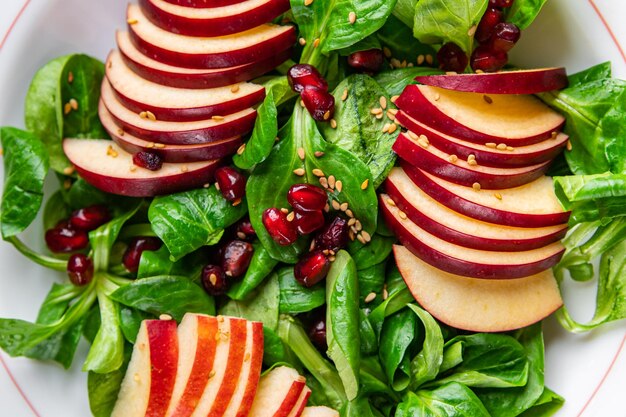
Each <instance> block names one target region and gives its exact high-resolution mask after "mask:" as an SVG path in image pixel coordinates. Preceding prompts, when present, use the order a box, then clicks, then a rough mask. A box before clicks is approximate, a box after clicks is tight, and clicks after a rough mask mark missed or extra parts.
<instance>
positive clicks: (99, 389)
mask: <svg viewBox="0 0 626 417" xmlns="http://www.w3.org/2000/svg"><path fill="white" fill-rule="evenodd" d="M130 356H131V349H130V347H129V346H128V345H127V346H126V349H125V355H124V358H125V359H124V363H123V365H122V366H121V367H120V369H117V370H115V371H112V372H109V373H106V374H98V373H95V372H89V374H88V375H87V390H88V392H89V409H90V410H91V413H92V414H93V415H94V417H110V416H111V412H112V411H113V408H114V407H115V403H116V402H117V395H118V393H119V391H120V387H121V385H122V381H123V380H124V375H125V374H126V368H127V366H128V362H129V361H130Z"/></svg>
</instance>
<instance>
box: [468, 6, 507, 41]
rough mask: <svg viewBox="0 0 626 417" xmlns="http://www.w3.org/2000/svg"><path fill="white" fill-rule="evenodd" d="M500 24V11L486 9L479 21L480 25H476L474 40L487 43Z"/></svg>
mask: <svg viewBox="0 0 626 417" xmlns="http://www.w3.org/2000/svg"><path fill="white" fill-rule="evenodd" d="M500 22H502V10H501V9H496V8H495V7H490V8H488V9H487V11H485V14H484V15H483V17H482V19H480V23H479V24H478V27H477V28H476V33H475V34H474V39H476V40H477V41H478V42H480V43H485V42H487V41H489V39H490V38H491V34H492V33H493V29H494V28H495V27H496V25H497V24H498V23H500Z"/></svg>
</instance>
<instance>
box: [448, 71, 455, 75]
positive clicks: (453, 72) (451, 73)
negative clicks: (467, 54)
mask: <svg viewBox="0 0 626 417" xmlns="http://www.w3.org/2000/svg"><path fill="white" fill-rule="evenodd" d="M456 74H457V72H456V71H446V75H456Z"/></svg>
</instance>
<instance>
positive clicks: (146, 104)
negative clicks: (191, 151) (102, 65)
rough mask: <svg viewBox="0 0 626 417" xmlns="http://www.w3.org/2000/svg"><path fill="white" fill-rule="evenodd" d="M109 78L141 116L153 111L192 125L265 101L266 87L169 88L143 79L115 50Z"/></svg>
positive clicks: (125, 102)
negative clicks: (193, 122) (192, 122)
mask: <svg viewBox="0 0 626 417" xmlns="http://www.w3.org/2000/svg"><path fill="white" fill-rule="evenodd" d="M106 76H107V79H108V80H109V83H110V84H111V87H113V90H114V92H115V94H116V96H117V98H118V100H119V101H120V102H121V103H122V104H123V105H124V106H125V107H126V108H127V109H129V110H131V111H133V112H135V113H137V114H139V113H141V112H147V111H149V112H152V113H153V114H154V116H155V117H156V119H157V120H163V121H170V122H191V121H198V120H206V119H210V118H211V117H212V116H226V115H229V114H232V113H237V112H239V111H242V110H244V109H246V108H248V107H253V106H255V105H257V104H258V103H259V102H261V101H263V98H265V88H264V87H263V86H261V85H256V84H251V83H239V84H237V88H236V89H235V88H233V86H224V87H216V88H211V89H203V90H198V89H188V88H176V87H168V86H165V85H162V84H157V83H153V82H152V81H148V80H146V79H145V78H142V77H140V76H139V75H137V74H136V73H135V72H134V71H132V70H131V69H130V68H129V67H128V66H127V65H126V63H125V62H124V59H123V58H122V54H121V53H120V52H119V51H117V50H115V51H112V52H111V53H110V54H109V57H108V59H107V64H106Z"/></svg>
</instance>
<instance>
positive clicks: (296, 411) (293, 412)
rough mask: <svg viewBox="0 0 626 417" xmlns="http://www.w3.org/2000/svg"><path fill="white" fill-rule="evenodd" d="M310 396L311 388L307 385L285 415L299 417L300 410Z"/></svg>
mask: <svg viewBox="0 0 626 417" xmlns="http://www.w3.org/2000/svg"><path fill="white" fill-rule="evenodd" d="M310 396H311V389H310V388H309V387H307V386H305V387H304V389H303V390H302V392H301V393H300V398H298V401H297V402H296V405H295V406H294V407H293V409H292V410H291V412H290V413H289V415H288V416H287V417H300V416H301V415H302V412H303V411H304V409H305V408H306V403H307V402H308V401H309V397H310Z"/></svg>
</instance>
